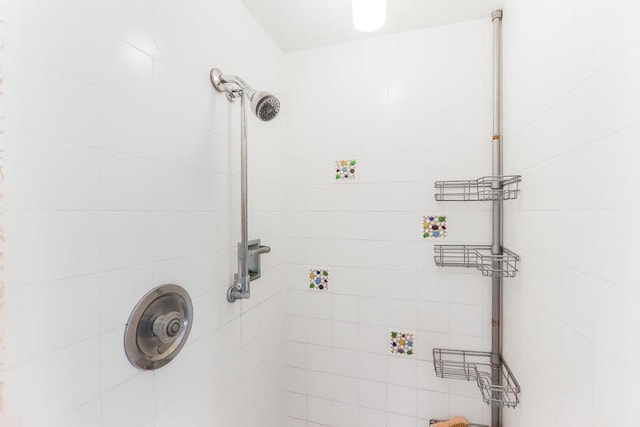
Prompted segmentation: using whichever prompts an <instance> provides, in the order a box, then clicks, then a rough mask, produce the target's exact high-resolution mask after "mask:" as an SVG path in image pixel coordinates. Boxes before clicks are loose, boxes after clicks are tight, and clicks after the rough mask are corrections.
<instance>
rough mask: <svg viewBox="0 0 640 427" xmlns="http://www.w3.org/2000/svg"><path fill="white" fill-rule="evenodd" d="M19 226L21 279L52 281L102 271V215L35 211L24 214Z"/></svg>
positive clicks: (27, 280) (18, 258)
mask: <svg viewBox="0 0 640 427" xmlns="http://www.w3.org/2000/svg"><path fill="white" fill-rule="evenodd" d="M17 225H18V227H19V228H18V229H17V230H15V234H14V238H16V239H19V240H18V242H17V244H18V246H17V247H16V248H15V249H16V250H17V253H16V255H17V256H16V258H15V259H16V262H17V263H18V264H17V265H18V267H16V271H18V272H19V276H18V278H17V279H18V280H19V281H21V282H23V283H33V282H43V281H52V280H57V279H63V278H67V277H74V276H79V275H82V274H91V273H95V272H97V271H99V264H100V253H99V250H98V248H99V240H100V236H99V235H100V217H99V215H96V214H94V213H90V212H37V211H36V212H29V213H24V214H21V215H20V219H19V223H18V224H17Z"/></svg>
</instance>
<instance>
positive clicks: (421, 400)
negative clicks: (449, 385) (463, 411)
mask: <svg viewBox="0 0 640 427" xmlns="http://www.w3.org/2000/svg"><path fill="white" fill-rule="evenodd" d="M441 381H442V380H441ZM418 417H419V418H426V419H436V420H446V419H447V418H449V398H448V396H447V394H446V393H436V392H433V391H427V390H418ZM472 422H474V421H472Z"/></svg>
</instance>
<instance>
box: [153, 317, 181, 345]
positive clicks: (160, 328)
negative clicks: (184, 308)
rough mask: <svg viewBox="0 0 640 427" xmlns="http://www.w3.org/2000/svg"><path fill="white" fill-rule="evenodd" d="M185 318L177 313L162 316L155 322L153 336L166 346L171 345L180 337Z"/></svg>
mask: <svg viewBox="0 0 640 427" xmlns="http://www.w3.org/2000/svg"><path fill="white" fill-rule="evenodd" d="M183 321H184V317H183V316H182V314H181V313H178V312H177V311H172V312H170V313H167V314H162V315H160V316H158V317H157V318H156V320H155V321H154V322H153V334H154V335H155V336H157V337H158V338H159V339H160V341H162V342H163V343H165V344H171V343H172V342H174V341H175V340H176V339H177V338H178V336H179V335H180V330H181V329H182V323H183Z"/></svg>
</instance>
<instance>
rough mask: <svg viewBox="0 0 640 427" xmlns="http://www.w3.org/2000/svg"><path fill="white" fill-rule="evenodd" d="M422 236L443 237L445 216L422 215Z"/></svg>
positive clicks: (445, 225)
mask: <svg viewBox="0 0 640 427" xmlns="http://www.w3.org/2000/svg"><path fill="white" fill-rule="evenodd" d="M422 237H424V238H425V239H430V238H431V239H444V238H445V237H447V217H446V216H444V215H425V216H423V217H422Z"/></svg>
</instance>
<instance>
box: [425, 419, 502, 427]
mask: <svg viewBox="0 0 640 427" xmlns="http://www.w3.org/2000/svg"><path fill="white" fill-rule="evenodd" d="M444 421H446V420H429V425H433V424H435V423H441V422H444ZM467 427H489V426H488V425H486V424H472V423H468V424H467Z"/></svg>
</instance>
